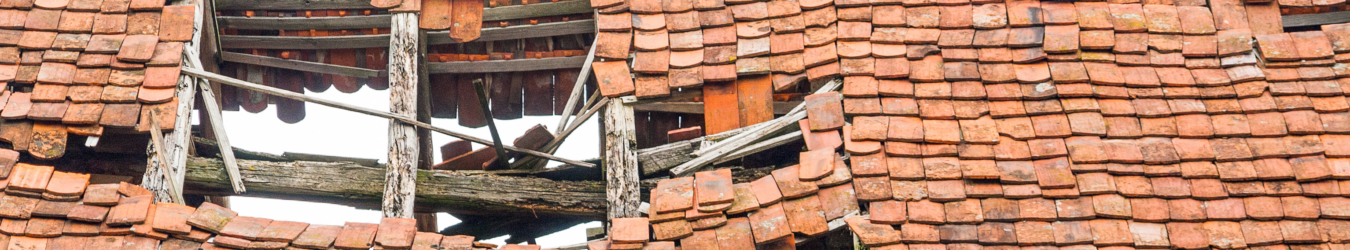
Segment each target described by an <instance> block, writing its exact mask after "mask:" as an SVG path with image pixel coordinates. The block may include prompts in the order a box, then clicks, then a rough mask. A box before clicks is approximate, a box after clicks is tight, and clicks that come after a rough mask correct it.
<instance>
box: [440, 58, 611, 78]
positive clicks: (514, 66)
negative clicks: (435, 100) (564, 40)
mask: <svg viewBox="0 0 1350 250" xmlns="http://www.w3.org/2000/svg"><path fill="white" fill-rule="evenodd" d="M585 62H586V57H585V56H569V57H554V58H540V59H515V60H495V61H477V62H434V63H427V70H428V71H429V72H430V73H432V74H447V73H455V74H458V73H494V72H522V71H535V70H550V69H575V68H580V67H581V64H583V63H585Z"/></svg>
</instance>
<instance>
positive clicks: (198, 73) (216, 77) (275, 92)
mask: <svg viewBox="0 0 1350 250" xmlns="http://www.w3.org/2000/svg"><path fill="white" fill-rule="evenodd" d="M183 74H184V75H189V76H194V77H201V78H204V79H207V80H211V81H216V82H220V83H224V84H226V85H230V86H235V87H239V88H243V89H249V90H254V91H259V92H263V93H267V94H268V95H271V96H276V97H280V98H287V99H294V100H301V101H305V102H309V103H315V104H319V105H324V106H328V107H333V108H337V109H341V110H347V111H352V112H356V113H361V114H365V115H370V116H376V117H381V118H386V119H393V120H397V121H399V122H404V123H408V124H412V125H413V126H417V127H421V128H426V129H430V130H431V131H435V132H437V133H441V134H445V135H449V136H450V137H455V138H459V139H463V140H467V141H472V142H475V143H478V144H484V145H487V144H491V143H492V141H489V140H486V139H483V138H478V137H474V136H470V135H467V134H463V133H459V132H454V131H450V130H448V129H444V128H440V127H436V126H432V125H431V124H427V123H425V122H419V121H417V120H414V119H412V118H410V117H407V116H402V115H396V114H393V113H389V112H385V111H379V110H373V109H369V108H364V107H359V106H355V105H350V104H345V103H340V102H335V101H332V100H327V99H322V98H314V97H309V96H306V95H303V94H298V93H295V92H290V91H286V90H282V89H277V88H274V87H269V86H264V85H260V84H255V83H251V82H246V81H242V80H239V79H234V78H230V77H228V76H223V75H220V74H216V73H211V72H206V71H202V70H199V69H193V68H183ZM180 120H187V119H180ZM504 148H506V150H510V151H514V152H520V153H523V154H528V155H532V156H537V157H543V158H546V159H550V160H555V161H559V162H563V163H567V164H572V165H577V166H583V167H595V164H590V163H585V162H580V161H575V160H568V159H563V158H560V157H557V156H554V155H551V154H547V153H542V152H539V151H534V150H529V149H522V148H517V147H512V146H505V147H504Z"/></svg>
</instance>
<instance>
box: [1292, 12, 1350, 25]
mask: <svg viewBox="0 0 1350 250" xmlns="http://www.w3.org/2000/svg"><path fill="white" fill-rule="evenodd" d="M1282 19H1284V27H1285V28H1291V27H1303V26H1317V25H1323V24H1333V23H1346V22H1350V11H1339V12H1327V13H1317V14H1303V15H1286V16H1283V17H1282Z"/></svg>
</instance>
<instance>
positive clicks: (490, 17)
mask: <svg viewBox="0 0 1350 250" xmlns="http://www.w3.org/2000/svg"><path fill="white" fill-rule="evenodd" d="M582 13H591V1H590V0H572V1H562V2H551V3H537V4H526V5H511V6H502V7H494V8H485V9H483V21H485V22H486V21H499V20H512V19H525V18H532V17H546V16H560V15H571V14H582Z"/></svg>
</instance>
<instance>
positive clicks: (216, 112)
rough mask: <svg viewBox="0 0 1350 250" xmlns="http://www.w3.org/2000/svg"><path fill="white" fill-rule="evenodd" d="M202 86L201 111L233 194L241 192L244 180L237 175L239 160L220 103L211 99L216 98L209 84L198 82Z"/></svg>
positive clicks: (243, 189)
mask: <svg viewBox="0 0 1350 250" xmlns="http://www.w3.org/2000/svg"><path fill="white" fill-rule="evenodd" d="M198 87H200V88H202V99H204V101H205V102H203V105H204V106H205V107H203V108H202V111H203V112H204V113H206V118H207V120H206V121H207V122H205V123H206V124H210V125H211V126H210V127H211V135H214V137H215V140H216V143H217V144H216V145H218V146H219V149H220V151H218V152H219V153H220V158H221V160H222V162H223V163H224V165H225V174H226V175H227V176H229V180H230V188H231V190H232V191H234V193H235V194H239V193H243V192H245V191H247V190H245V187H244V181H243V179H241V178H242V177H240V176H239V162H238V160H236V159H235V158H234V150H233V149H234V147H231V146H230V137H229V136H228V135H226V133H225V122H224V121H223V120H222V119H221V113H220V105H217V104H216V102H215V101H212V100H213V99H216V97H215V93H212V90H211V88H210V87H211V86H210V85H209V84H202V83H201V82H199V83H198Z"/></svg>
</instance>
